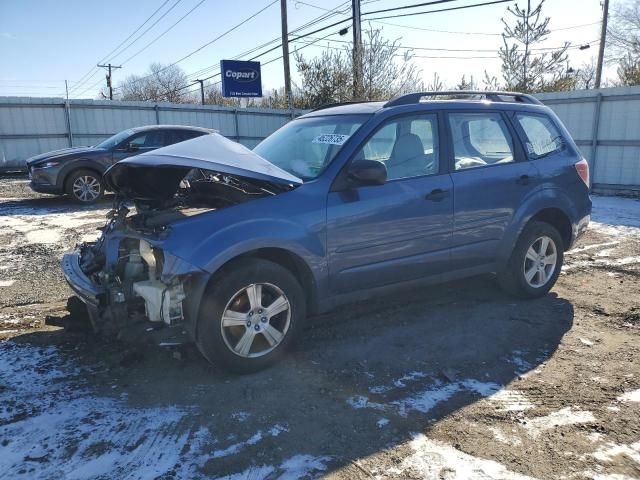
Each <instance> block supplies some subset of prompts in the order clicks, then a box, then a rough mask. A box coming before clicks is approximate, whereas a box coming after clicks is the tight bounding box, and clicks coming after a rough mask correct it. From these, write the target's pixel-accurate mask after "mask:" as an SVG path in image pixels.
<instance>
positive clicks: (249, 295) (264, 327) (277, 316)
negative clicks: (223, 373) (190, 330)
mask: <svg viewBox="0 0 640 480" xmlns="http://www.w3.org/2000/svg"><path fill="white" fill-rule="evenodd" d="M290 324H291V305H290V303H289V300H288V299H287V297H286V295H285V294H284V293H283V292H282V290H280V289H279V288H278V287H276V286H275V285H272V284H270V283H255V284H252V285H248V286H247V287H245V288H243V289H241V290H240V291H238V292H236V294H235V295H234V296H233V297H232V298H231V300H229V302H228V303H227V305H226V307H225V309H224V313H223V314H222V321H221V322H220V327H221V329H222V338H223V339H224V342H225V344H226V346H227V348H229V349H230V350H231V351H232V352H233V353H235V354H236V355H238V356H240V357H244V358H255V357H261V356H263V355H266V354H267V353H269V352H271V351H272V350H273V349H274V348H276V347H277V346H278V345H280V343H282V340H283V338H284V337H285V335H286V334H287V331H288V330H289V325H290Z"/></svg>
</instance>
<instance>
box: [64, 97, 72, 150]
mask: <svg viewBox="0 0 640 480" xmlns="http://www.w3.org/2000/svg"><path fill="white" fill-rule="evenodd" d="M63 106H64V119H65V123H66V124H67V138H68V139H69V146H70V147H73V133H72V132H71V104H70V103H69V100H68V99H67V100H65V102H64V105H63Z"/></svg>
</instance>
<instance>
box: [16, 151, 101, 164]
mask: <svg viewBox="0 0 640 480" xmlns="http://www.w3.org/2000/svg"><path fill="white" fill-rule="evenodd" d="M103 152H105V150H104V149H102V148H95V147H71V148H62V149H60V150H53V151H52V152H46V153H41V154H40V155H36V156H34V157H31V158H29V159H27V165H33V164H34V163H38V162H39V161H42V160H52V159H54V158H60V157H70V156H78V155H84V154H94V153H103Z"/></svg>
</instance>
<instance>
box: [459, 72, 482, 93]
mask: <svg viewBox="0 0 640 480" xmlns="http://www.w3.org/2000/svg"><path fill="white" fill-rule="evenodd" d="M455 89H456V90H476V89H477V85H476V82H475V81H474V80H473V75H471V76H470V77H469V80H467V76H466V75H464V74H463V75H462V78H461V79H460V82H458V84H457V85H456V88H455Z"/></svg>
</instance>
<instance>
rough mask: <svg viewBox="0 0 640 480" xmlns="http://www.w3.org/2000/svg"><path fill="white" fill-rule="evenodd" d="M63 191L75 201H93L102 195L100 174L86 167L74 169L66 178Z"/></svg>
mask: <svg viewBox="0 0 640 480" xmlns="http://www.w3.org/2000/svg"><path fill="white" fill-rule="evenodd" d="M65 191H66V192H67V195H69V196H70V197H71V198H72V199H73V200H74V201H75V202H77V203H80V204H83V205H89V204H92V203H95V202H97V201H98V200H100V199H101V198H102V196H103V195H104V184H103V183H102V175H100V174H99V173H97V172H96V171H94V170H89V169H86V168H81V169H79V170H75V171H73V172H71V174H70V175H69V178H68V179H67V182H66V188H65Z"/></svg>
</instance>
